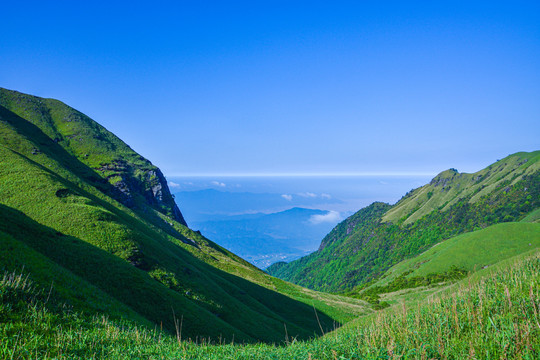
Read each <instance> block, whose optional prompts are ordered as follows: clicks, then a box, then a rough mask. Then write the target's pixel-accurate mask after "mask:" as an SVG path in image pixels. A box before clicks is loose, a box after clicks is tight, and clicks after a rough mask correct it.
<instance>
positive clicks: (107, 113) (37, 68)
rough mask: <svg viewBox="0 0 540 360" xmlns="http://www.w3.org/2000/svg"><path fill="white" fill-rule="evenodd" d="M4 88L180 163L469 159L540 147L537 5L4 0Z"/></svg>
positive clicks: (178, 166) (371, 167) (424, 168)
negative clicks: (56, 104)
mask: <svg viewBox="0 0 540 360" xmlns="http://www.w3.org/2000/svg"><path fill="white" fill-rule="evenodd" d="M2 12H3V14H4V16H3V20H2V22H1V23H0V29H1V33H2V36H1V37H0V86H2V87H6V88H9V89H15V90H19V91H22V92H26V93H32V94H35V95H39V96H44V97H53V98H57V99H60V100H62V101H64V102H66V103H67V104H69V105H71V106H73V107H75V108H77V109H78V110H80V111H82V112H84V113H86V114H88V115H89V116H91V117H92V118H94V119H95V120H96V121H98V122H100V123H101V124H103V125H104V126H105V127H107V128H108V129H109V130H111V131H113V132H114V133H115V134H117V135H118V136H119V137H120V138H122V139H123V140H124V141H126V142H127V143H128V144H129V145H130V146H132V148H134V149H135V150H136V151H138V152H140V153H141V154H142V155H143V156H145V157H147V158H149V159H150V160H151V161H152V162H153V163H155V164H156V165H158V166H160V167H161V168H162V170H163V171H164V173H165V174H166V175H167V176H179V175H193V174H221V175H223V174H244V175H245V174H254V173H255V174H261V173H263V174H276V173H279V174H291V173H294V174H306V173H309V174H317V173H324V174H331V173H340V174H343V173H385V174H390V173H417V174H418V173H420V174H424V173H429V174H432V173H433V174H434V173H438V172H439V171H441V170H443V169H446V168H449V167H455V168H457V169H458V170H460V171H467V172H472V171H476V170H479V169H481V168H482V167H484V166H486V165H488V164H490V163H492V162H494V161H495V160H497V159H499V158H502V157H504V156H506V155H508V154H510V153H513V152H516V151H532V150H537V149H540V136H538V135H539V134H540V65H539V64H540V62H539V59H540V3H538V2H537V1H531V2H520V1H512V2H496V1H489V2H474V1H472V2H471V1H463V2H454V1H452V2H438V1H429V2H388V1H380V2H374V1H373V2H367V1H366V2H363V1H351V2H345V1H332V2H317V1H306V2H295V1H267V2H260V1H249V2H235V1H227V2H221V1H220V2H208V1H207V2H204V1H198V2H194V1H189V2H188V1H177V2H173V1H170V2H168V1H161V2H157V3H156V2H152V3H150V2H141V1H130V2H114V3H113V2H101V1H93V2H76V1H50V2H44V1H40V2H32V1H26V2H17V1H10V2H5V3H4V4H2Z"/></svg>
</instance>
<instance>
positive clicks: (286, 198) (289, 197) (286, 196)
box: [281, 194, 292, 201]
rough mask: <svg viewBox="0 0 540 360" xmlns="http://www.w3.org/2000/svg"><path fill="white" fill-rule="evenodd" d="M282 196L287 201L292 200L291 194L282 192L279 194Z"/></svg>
mask: <svg viewBox="0 0 540 360" xmlns="http://www.w3.org/2000/svg"><path fill="white" fill-rule="evenodd" d="M281 197H282V198H284V199H285V200H287V201H292V195H289V194H283V195H281Z"/></svg>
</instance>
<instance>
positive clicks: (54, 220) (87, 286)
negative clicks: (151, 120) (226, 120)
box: [0, 88, 540, 359]
mask: <svg viewBox="0 0 540 360" xmlns="http://www.w3.org/2000/svg"><path fill="white" fill-rule="evenodd" d="M539 176H540V151H534V152H519V153H515V154H511V155H508V156H507V157H505V158H503V159H501V160H498V161H496V162H494V163H493V164H491V165H489V166H487V167H486V168H484V169H481V170H479V171H477V172H474V173H460V172H459V171H457V170H456V169H449V170H445V171H443V172H441V173H440V174H438V175H436V176H435V177H433V178H432V180H430V181H429V182H428V183H426V184H424V185H421V184H420V185H419V186H418V187H416V188H414V189H413V190H411V191H409V192H407V193H405V194H404V195H403V196H402V198H401V199H400V200H399V201H397V202H395V203H394V204H390V203H387V202H380V201H375V202H371V203H370V204H366V205H367V206H365V207H363V208H361V209H359V210H358V211H356V212H354V213H352V214H349V213H347V212H345V211H341V212H338V211H337V210H332V208H328V209H329V210H320V209H317V207H319V206H318V205H320V204H322V203H323V201H324V202H325V203H326V204H327V205H328V206H330V205H332V206H342V205H343V200H341V199H339V198H338V197H335V196H331V195H329V194H326V193H323V192H320V193H318V194H315V193H310V194H314V195H315V196H311V195H310V196H305V199H302V201H304V202H303V203H294V202H293V201H292V200H293V196H294V197H297V198H298V199H299V198H301V197H302V196H301V195H299V194H306V193H300V192H296V193H293V192H292V191H291V192H290V193H284V194H279V193H263V192H261V193H258V194H255V193H252V192H246V191H244V192H238V193H237V194H236V195H234V196H236V198H237V199H242V198H243V199H244V200H242V201H245V203H248V202H249V201H251V200H253V199H259V200H260V199H262V198H265V199H266V200H265V202H263V201H260V202H259V203H258V204H259V206H263V207H264V209H270V208H272V207H273V208H274V211H271V212H262V211H258V210H263V208H260V209H256V208H252V209H250V210H255V211H253V212H244V213H241V214H238V213H236V214H235V213H234V212H236V211H238V210H242V209H244V210H245V209H246V208H245V203H244V204H242V201H240V200H238V201H231V197H232V196H233V195H231V193H225V192H219V191H216V190H208V189H206V190H199V192H198V193H197V194H194V193H196V192H197V191H185V192H180V191H177V190H176V191H174V192H173V191H171V188H170V187H169V184H170V183H172V182H173V181H167V179H166V177H165V175H164V174H163V173H162V172H161V170H160V169H159V168H157V167H156V166H155V165H153V164H152V163H151V162H150V161H149V160H147V159H146V158H144V157H143V156H141V155H140V154H138V153H137V152H135V151H134V150H133V149H132V148H131V147H130V146H129V145H127V144H126V143H125V142H123V141H122V140H120V139H119V138H118V137H116V136H115V135H114V134H112V133H111V132H109V131H108V130H106V129H105V128H104V127H102V126H101V125H100V124H98V123H97V122H95V121H94V120H92V119H90V118H89V117H88V116H86V115H85V114H83V113H81V112H79V111H77V110H75V109H73V108H71V107H70V106H68V105H66V104H64V103H62V102H60V101H58V100H54V99H46V98H41V97H36V96H32V95H28V94H23V93H20V92H17V91H13V90H7V89H3V88H0V185H1V186H0V268H1V270H2V271H3V273H2V274H1V281H0V300H1V302H0V338H1V339H2V347H1V348H0V356H1V357H2V358H20V359H24V358H44V359H46V358H70V359H71V358H96V359H97V358H115V359H116V358H125V359H128V358H170V359H173V358H186V359H201V358H204V359H223V358H231V359H254V358H256V359H275V358H301V359H310V358H321V359H336V358H338V356H340V357H341V358H346V359H357V358H366V359H376V358H381V357H386V358H392V357H395V356H401V357H404V358H463V357H465V356H470V355H471V354H474V356H475V357H477V358H500V357H506V358H518V357H521V358H531V359H532V358H535V357H536V356H537V355H538V354H539V353H540V341H539V339H540V327H538V323H539V322H540V316H539V312H540V310H539V309H540V307H539V305H540V290H539V289H540V277H539V274H540V271H539V266H540V259H539V250H538V249H539V246H540V216H539V211H540V179H539ZM350 181H353V180H350ZM414 181H417V180H414ZM220 184H224V183H222V182H218V185H217V186H221V185H220ZM323 194H324V196H323ZM282 195H286V196H282ZM190 197H191V200H190ZM197 197H198V199H199V201H193V199H194V198H197ZM316 197H318V199H315V198H316ZM250 199H251V200H250ZM306 199H307V200H306ZM308 200H309V201H312V202H311V203H309V202H306V201H308ZM177 201H178V203H177ZM190 201H191V202H190ZM297 201H300V200H297ZM220 202H221V204H220ZM254 203H257V202H254ZM183 204H186V207H185V209H187V211H185V210H184V206H183ZM293 204H295V205H305V206H306V207H299V206H293V207H290V208H289V206H292V205H293ZM310 204H311V205H312V207H309V208H308V207H307V206H309V205H310ZM212 205H214V208H211V207H212ZM227 206H230V207H231V208H228V209H227V210H228V212H227V211H224V209H226V207H227ZM234 206H237V207H238V208H236V209H235V208H234ZM209 208H210V209H209ZM333 211H334V212H333ZM205 212H214V213H213V214H208V213H205ZM336 213H337V214H338V215H336ZM208 216H213V217H214V218H213V219H212V218H208ZM345 217H346V218H345ZM327 219H331V221H326V220H327ZM276 251H281V252H282V253H283V254H284V255H283V256H285V257H286V258H287V257H290V259H291V261H289V262H283V261H281V262H276V263H273V264H272V265H271V266H269V267H268V268H267V269H266V271H262V270H261V269H260V268H264V267H266V265H269V264H270V262H271V260H273V259H275V258H276V257H275V254H276ZM307 253H309V254H307ZM253 254H255V255H257V256H259V257H253V256H254V255H253ZM303 254H307V255H305V256H301V255H303ZM265 255H266V256H270V255H272V256H274V257H267V258H263V257H261V256H265ZM300 256H301V257H300ZM295 257H299V258H298V259H294V258H295ZM287 259H289V258H287ZM246 260H248V261H246ZM250 262H251V263H250ZM253 263H255V264H256V265H258V266H259V267H260V268H258V267H256V266H254V265H253ZM501 344H505V345H504V346H501Z"/></svg>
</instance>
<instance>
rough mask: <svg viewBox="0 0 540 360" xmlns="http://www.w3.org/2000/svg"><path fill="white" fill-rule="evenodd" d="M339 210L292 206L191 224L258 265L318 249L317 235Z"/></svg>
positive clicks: (335, 218) (331, 223)
mask: <svg viewBox="0 0 540 360" xmlns="http://www.w3.org/2000/svg"><path fill="white" fill-rule="evenodd" d="M339 216H340V215H339V213H337V212H330V211H323V210H313V209H303V208H292V209H289V210H286V211H282V212H278V213H273V214H261V213H259V214H246V215H236V216H229V217H224V216H221V220H217V221H202V222H196V221H194V222H192V223H191V226H192V227H193V228H194V229H198V230H200V231H201V233H202V234H204V235H205V236H207V237H209V238H211V239H213V240H214V241H216V242H217V243H218V244H220V245H221V246H223V247H225V248H226V249H228V250H230V251H232V252H233V253H235V254H238V255H240V256H241V257H242V258H244V259H246V260H248V261H250V262H251V263H252V264H254V265H256V266H258V267H259V268H261V269H264V268H266V267H267V266H269V265H270V264H272V263H274V262H276V261H280V260H283V261H290V260H294V259H296V258H299V257H300V256H303V255H306V254H308V253H310V252H312V251H314V250H315V249H317V247H318V245H319V242H320V239H321V238H322V237H323V236H324V235H326V234H327V233H328V232H329V231H330V230H331V229H332V228H333V227H334V226H335V225H336V224H337V223H338V221H339V220H340V218H339Z"/></svg>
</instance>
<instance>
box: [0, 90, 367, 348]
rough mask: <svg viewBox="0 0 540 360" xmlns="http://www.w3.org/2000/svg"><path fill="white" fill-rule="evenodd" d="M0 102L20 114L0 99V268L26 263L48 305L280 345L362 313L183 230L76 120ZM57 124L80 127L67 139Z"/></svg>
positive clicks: (143, 177)
mask: <svg viewBox="0 0 540 360" xmlns="http://www.w3.org/2000/svg"><path fill="white" fill-rule="evenodd" d="M0 101H1V102H0V104H6V105H9V106H10V107H11V108H13V109H17V110H18V112H19V114H20V115H22V116H26V117H28V118H29V119H31V120H32V121H28V120H26V119H25V118H23V117H21V116H19V115H18V114H15V113H14V112H12V111H10V110H8V109H7V108H6V107H4V106H0V207H1V211H0V234H1V236H2V241H1V242H0V254H1V255H2V257H1V258H0V268H2V269H4V270H9V271H14V270H20V269H22V268H23V267H24V268H25V269H30V275H31V276H32V278H33V279H34V281H36V283H37V284H38V285H40V286H42V287H43V288H49V287H50V286H51V283H53V280H54V283H53V286H52V288H53V289H54V292H55V293H56V294H57V296H58V297H59V299H60V300H59V301H62V302H65V303H68V304H71V305H72V306H73V308H74V309H75V310H77V311H83V312H85V313H89V314H93V313H102V312H104V313H106V314H107V315H109V316H112V317H124V318H128V319H131V320H132V321H136V322H138V323H139V324H144V325H148V324H150V323H153V324H156V325H158V326H163V327H164V328H165V329H169V330H171V331H174V329H175V323H174V318H173V316H176V317H178V318H181V319H183V320H182V324H183V325H182V326H183V334H184V336H186V337H188V336H189V337H196V336H199V337H200V336H204V337H212V338H214V339H215V338H219V337H221V338H224V339H232V338H233V336H234V338H235V339H236V340H237V341H254V340H264V341H282V339H283V334H284V331H285V327H286V328H287V331H288V333H289V334H290V335H291V336H299V338H307V337H311V336H314V335H315V334H319V333H320V327H321V326H322V327H323V329H329V328H333V327H334V326H335V322H336V321H337V322H342V321H346V320H348V319H350V318H352V317H353V316H355V315H357V314H359V313H362V312H365V311H366V310H365V308H364V306H363V303H362V302H361V301H356V300H353V299H343V298H341V297H336V296H332V295H327V294H319V293H315V292H313V291H309V290H307V289H302V288H300V287H298V286H295V285H292V284H288V283H285V282H283V281H281V280H279V279H274V278H271V277H269V276H268V275H266V274H265V273H264V272H262V271H260V270H258V269H257V268H255V267H253V266H251V265H250V264H248V263H247V262H245V261H243V260H242V259H240V258H239V257H237V256H235V255H234V254H232V253H230V252H228V251H227V250H225V249H223V248H221V247H219V246H218V245H216V244H214V243H213V242H211V241H210V240H208V239H205V238H204V237H203V236H201V235H200V234H199V233H197V232H193V231H191V230H190V229H189V228H187V227H186V226H185V225H184V223H183V218H181V217H180V216H179V215H178V213H179V212H178V213H176V211H175V207H176V205H175V204H174V201H173V200H172V198H171V199H170V200H171V201H172V203H168V202H167V200H166V199H167V194H170V193H169V192H168V188H167V185H166V183H165V182H164V180H163V181H162V179H160V178H159V176H158V175H159V174H160V172H159V170H158V169H156V168H155V167H152V166H151V164H150V163H149V162H148V161H147V160H145V159H144V158H142V157H140V156H139V155H137V154H136V153H134V152H133V151H132V150H131V149H129V147H127V145H125V144H123V143H122V142H120V140H118V139H117V138H116V137H114V135H112V134H110V133H108V132H107V131H106V130H105V129H103V128H102V127H100V126H99V125H97V124H95V123H94V122H93V121H92V120H90V119H88V118H86V117H84V115H82V114H80V113H78V112H69V111H68V110H69V109H70V108H68V107H67V106H65V105H63V104H61V103H59V102H57V101H54V100H46V99H40V98H36V97H31V96H28V95H24V94H20V93H16V92H10V91H6V90H2V91H1V96H0ZM14 104H15V105H14ZM21 104H23V105H21ZM28 104H30V105H31V106H30V105H28ZM43 104H49V105H47V107H46V108H45V109H48V110H43V109H44V108H43V107H42V106H43ZM51 104H52V105H51ZM21 109H23V110H21ZM58 109H60V110H58ZM66 109H68V110H66ZM62 111H65V112H62ZM73 111H74V110H73ZM51 114H52V115H51ZM58 114H60V115H58ZM55 119H56V120H55ZM58 119H60V120H58ZM63 119H68V120H69V119H72V121H67V120H65V121H66V122H68V123H77V122H80V123H81V124H85V125H84V126H82V125H81V126H82V127H81V128H80V129H79V130H77V131H79V132H78V133H77V134H79V135H80V134H82V135H81V138H82V140H81V141H80V143H79V142H78V140H77V141H76V142H75V144H77V146H75V145H73V142H74V141H75V140H74V139H75V138H70V137H69V136H71V135H69V136H68V135H66V134H69V132H68V131H67V130H66V129H64V128H62V126H60V125H61V124H58V123H57V122H58V121H64V120H63ZM77 119H79V120H77ZM81 119H82V120H81ZM66 126H67V125H66ZM81 129H82V130H81ZM59 136H62V137H64V138H63V139H64V140H58V137H59ZM89 138H97V140H96V141H95V142H94V143H92V146H91V148H92V149H86V148H85V147H84V146H83V144H84V143H85V142H86V141H87V139H89ZM77 139H78V138H77ZM63 142H65V143H63ZM79 145H80V146H81V147H79ZM116 150H118V153H116V152H115V151H116ZM86 154H88V155H89V156H88V157H87V156H86ZM111 159H112V160H111ZM119 159H120V160H119ZM116 160H117V163H118V161H120V162H121V164H122V167H123V168H122V169H120V168H115V169H113V170H111V172H113V173H114V174H117V175H114V176H121V177H122V179H123V180H122V181H124V182H125V183H126V184H128V186H131V187H130V188H129V191H128V195H129V197H126V196H128V195H126V193H125V192H122V191H120V190H121V189H122V188H118V187H116V186H115V184H114V183H113V182H114V180H113V178H114V177H111V176H110V175H111V173H109V172H108V170H107V171H105V170H103V167H104V166H106V164H107V161H112V162H113V163H114V161H116ZM104 164H105V165H104ZM96 166H97V167H98V168H96ZM149 171H150V172H152V171H153V173H152V174H157V175H156V178H152V177H151V176H150V177H149V176H147V175H148V173H149ZM118 174H120V175H118ZM156 179H157V180H156ZM119 189H120V190H119ZM122 194H123V195H122ZM150 195H151V196H150ZM126 199H127V200H129V201H127V200H126ZM17 254H18V255H17ZM276 290H277V291H276ZM278 291H279V292H278ZM90 292H91V293H93V296H92V297H89V299H93V300H89V301H85V300H84V299H83V298H82V294H87V293H90ZM314 307H315V308H317V309H318V310H317V316H318V317H319V319H317V316H316V313H315V311H314ZM173 313H174V314H175V315H173ZM319 321H320V323H321V325H319Z"/></svg>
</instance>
